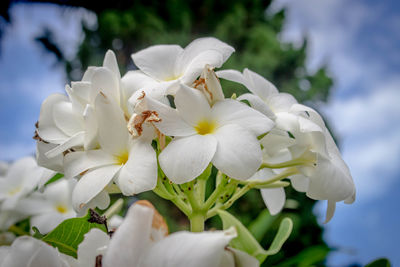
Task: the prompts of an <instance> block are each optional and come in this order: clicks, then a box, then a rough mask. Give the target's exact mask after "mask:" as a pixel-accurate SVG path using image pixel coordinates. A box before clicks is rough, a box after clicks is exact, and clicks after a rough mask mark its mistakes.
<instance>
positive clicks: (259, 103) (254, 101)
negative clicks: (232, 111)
mask: <svg viewBox="0 0 400 267" xmlns="http://www.w3.org/2000/svg"><path fill="white" fill-rule="evenodd" d="M238 100H239V101H240V100H247V101H249V103H250V105H251V107H252V108H254V109H255V110H258V111H259V112H261V113H262V114H264V115H265V116H267V117H268V118H270V119H271V120H274V119H275V118H276V116H275V113H274V112H273V111H272V110H271V109H270V108H269V107H268V105H267V104H266V103H265V102H264V101H263V100H262V99H261V98H260V97H258V96H256V95H253V94H243V95H241V96H240V97H238Z"/></svg>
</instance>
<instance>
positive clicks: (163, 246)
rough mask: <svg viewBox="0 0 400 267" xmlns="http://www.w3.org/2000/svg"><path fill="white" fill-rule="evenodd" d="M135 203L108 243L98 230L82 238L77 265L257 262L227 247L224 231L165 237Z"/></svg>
mask: <svg viewBox="0 0 400 267" xmlns="http://www.w3.org/2000/svg"><path fill="white" fill-rule="evenodd" d="M140 202H141V203H137V204H136V203H135V204H134V205H133V206H132V207H131V208H130V209H129V210H128V213H127V215H126V218H125V219H124V221H123V223H122V224H121V226H120V227H119V228H118V229H117V230H116V232H115V233H114V234H113V236H112V238H111V240H110V239H109V237H108V236H107V235H106V234H105V233H104V232H102V231H99V230H98V229H93V230H91V231H90V232H89V233H88V234H86V235H85V239H84V241H83V242H82V243H81V244H80V245H79V248H78V262H79V264H80V265H79V266H93V265H94V262H95V259H96V257H97V256H99V255H102V266H103V267H112V266H120V267H129V266H136V267H161V266H164V267H186V266H192V267H197V266H198V267H200V266H208V267H223V266H224V267H228V266H229V267H234V266H241V267H245V266H246V267H247V266H248V267H253V266H259V263H258V261H257V260H256V259H255V258H253V257H251V256H250V255H248V254H246V253H244V252H242V251H238V250H235V249H232V248H229V247H228V244H229V241H230V240H232V239H233V238H234V237H236V231H235V229H234V228H231V229H229V230H226V231H214V232H202V233H190V232H177V233H173V234H171V235H169V236H166V234H167V228H166V224H165V221H164V220H163V218H162V217H161V215H159V214H158V212H157V211H156V210H155V209H154V207H152V206H150V205H151V204H150V205H149V204H146V203H143V201H140Z"/></svg>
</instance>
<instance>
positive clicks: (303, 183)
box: [290, 174, 310, 192]
mask: <svg viewBox="0 0 400 267" xmlns="http://www.w3.org/2000/svg"><path fill="white" fill-rule="evenodd" d="M290 182H291V183H292V186H293V188H294V189H295V190H296V191H298V192H307V190H308V185H309V183H310V179H309V178H308V177H306V176H304V175H302V174H296V175H292V176H290Z"/></svg>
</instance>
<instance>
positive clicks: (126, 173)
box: [115, 141, 157, 196]
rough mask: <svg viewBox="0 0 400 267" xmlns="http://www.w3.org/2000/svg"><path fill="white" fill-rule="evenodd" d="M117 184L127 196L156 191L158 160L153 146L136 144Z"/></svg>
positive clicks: (141, 143)
mask: <svg viewBox="0 0 400 267" xmlns="http://www.w3.org/2000/svg"><path fill="white" fill-rule="evenodd" d="M115 182H116V183H117V184H118V187H119V188H120V189H121V192H122V193H123V194H124V195H127V196H130V195H134V194H138V193H141V192H144V191H149V190H152V189H154V187H155V186H156V184H157V158H156V152H155V151H154V149H153V147H152V146H151V144H149V143H145V142H141V141H136V142H134V144H133V146H132V148H131V149H130V152H129V158H128V161H127V162H126V163H125V165H124V166H123V167H122V169H121V171H120V173H119V175H118V176H117V178H116V181H115Z"/></svg>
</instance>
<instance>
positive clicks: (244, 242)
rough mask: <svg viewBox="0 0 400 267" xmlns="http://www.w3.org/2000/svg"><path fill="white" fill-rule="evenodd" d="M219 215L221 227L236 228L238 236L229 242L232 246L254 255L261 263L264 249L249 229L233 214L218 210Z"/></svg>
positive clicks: (264, 255)
mask: <svg viewBox="0 0 400 267" xmlns="http://www.w3.org/2000/svg"><path fill="white" fill-rule="evenodd" d="M218 215H219V217H221V220H222V224H223V228H224V230H225V229H228V228H230V227H231V226H234V227H235V228H236V231H237V234H238V236H237V237H236V238H234V239H232V241H231V242H230V245H231V246H232V247H233V248H236V249H239V250H242V251H244V252H246V253H247V254H249V255H252V256H254V257H256V258H257V259H258V260H259V261H260V263H262V262H263V261H264V260H265V259H266V257H267V254H266V251H265V250H264V249H263V248H262V247H261V245H260V244H259V243H258V242H257V240H256V239H255V238H254V237H253V236H252V235H251V233H250V232H249V230H247V228H246V227H245V226H244V225H243V224H242V223H241V222H240V221H239V220H238V219H236V218H235V217H234V216H232V215H231V214H230V213H228V212H227V211H224V210H219V211H218Z"/></svg>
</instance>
